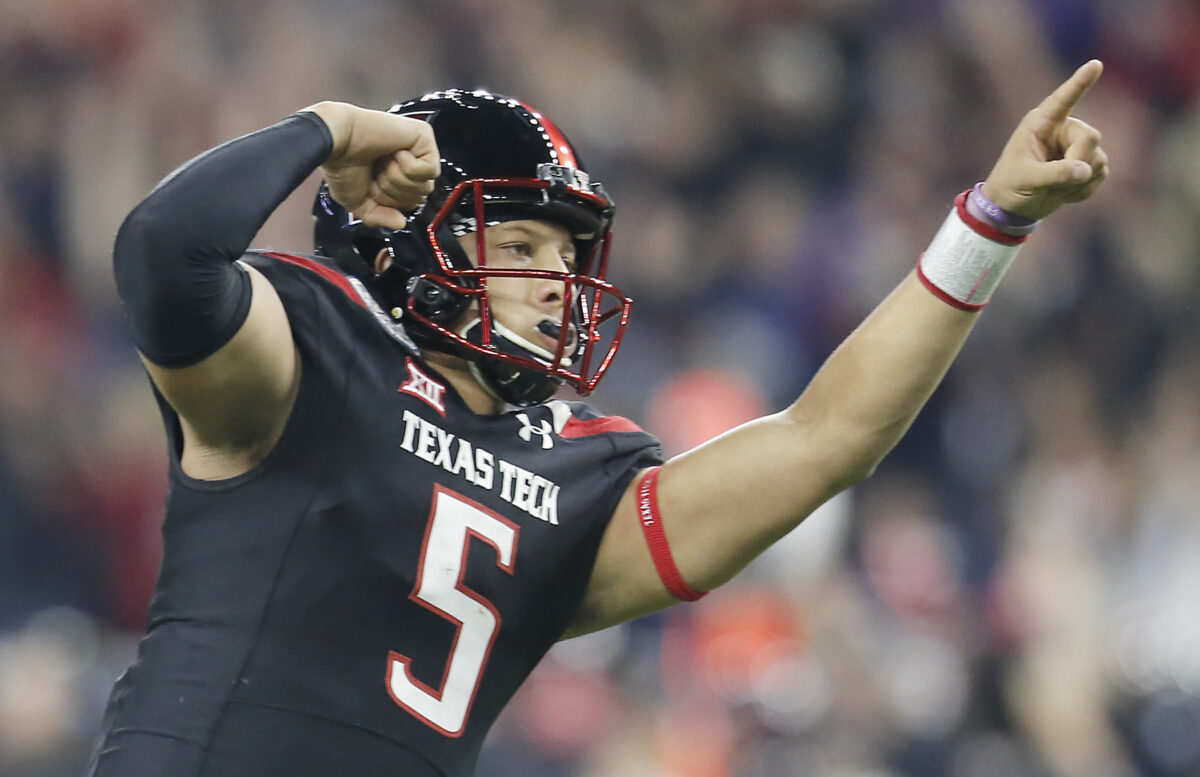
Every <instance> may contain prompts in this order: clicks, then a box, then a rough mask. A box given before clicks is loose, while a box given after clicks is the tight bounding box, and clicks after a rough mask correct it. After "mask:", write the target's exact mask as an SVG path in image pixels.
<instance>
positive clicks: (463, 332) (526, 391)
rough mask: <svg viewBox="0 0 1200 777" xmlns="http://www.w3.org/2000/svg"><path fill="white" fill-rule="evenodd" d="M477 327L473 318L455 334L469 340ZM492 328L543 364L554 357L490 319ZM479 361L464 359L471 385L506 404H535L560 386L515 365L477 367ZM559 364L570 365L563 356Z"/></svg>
mask: <svg viewBox="0 0 1200 777" xmlns="http://www.w3.org/2000/svg"><path fill="white" fill-rule="evenodd" d="M481 325H482V322H481V321H480V319H479V317H478V316H476V317H474V318H472V319H470V320H468V321H467V322H466V323H465V324H463V325H462V326H461V327H460V328H459V330H458V334H459V335H460V336H461V337H463V339H466V340H470V339H471V338H470V336H469V332H470V331H471V330H472V329H474V328H475V327H477V326H481ZM492 326H493V327H494V328H495V330H496V334H497V335H498V336H499V337H501V338H503V339H504V340H505V341H507V342H508V343H509V344H510V345H512V346H515V347H516V348H518V349H520V350H523V351H526V352H527V353H528V354H529V355H530V356H533V357H535V358H537V359H538V360H540V361H544V362H546V363H547V364H549V363H550V361H551V360H552V359H553V358H554V355H553V354H551V353H550V352H549V351H547V350H546V349H545V348H543V347H541V346H539V345H537V344H535V343H532V342H530V341H529V340H528V339H526V338H524V337H522V336H520V335H519V334H517V333H516V332H514V331H513V330H512V329H510V328H508V327H506V326H504V325H503V324H501V323H500V322H499V321H497V320H495V319H492ZM483 361H485V360H484V359H478V358H470V357H468V359H467V368H468V369H469V370H470V372H471V377H473V378H474V379H475V382H476V383H477V384H479V386H480V387H481V388H482V389H483V390H484V391H485V392H486V393H487V394H488V396H490V397H493V398H495V399H498V400H500V401H501V402H505V403H507V404H515V405H531V404H537V403H539V402H542V401H544V400H545V399H548V398H549V397H550V396H552V395H553V394H554V391H555V390H556V389H557V388H558V386H559V385H561V380H559V379H557V378H552V377H550V376H547V375H543V374H541V373H538V372H536V371H534V370H530V369H526V368H521V367H517V366H515V365H505V366H503V367H500V369H496V367H497V366H499V365H498V363H497V362H496V361H495V360H492V359H486V361H487V362H488V364H486V365H484V366H483V367H481V366H480V364H481V362H483ZM561 362H562V364H563V366H564V367H569V366H570V365H571V360H570V359H569V358H567V357H564V358H563V359H562V360H561Z"/></svg>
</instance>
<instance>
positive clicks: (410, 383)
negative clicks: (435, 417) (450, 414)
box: [396, 359, 446, 416]
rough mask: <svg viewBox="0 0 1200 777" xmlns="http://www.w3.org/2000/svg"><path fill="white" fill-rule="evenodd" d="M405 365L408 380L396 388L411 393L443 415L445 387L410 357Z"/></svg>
mask: <svg viewBox="0 0 1200 777" xmlns="http://www.w3.org/2000/svg"><path fill="white" fill-rule="evenodd" d="M405 366H406V367H408V380H406V381H405V382H404V383H402V384H400V388H398V389H396V390H397V391H400V392H402V393H404V394H412V395H413V396H414V397H417V398H418V399H421V400H423V401H424V402H425V404H427V405H429V406H430V407H432V408H433V409H434V410H436V411H438V412H439V413H440V414H442V415H443V416H445V415H446V405H445V403H444V402H443V401H442V395H443V394H444V393H446V387H445V386H443V385H442V384H441V383H438V382H437V381H436V380H434V379H433V378H431V377H429V376H428V375H426V374H425V371H424V370H422V369H421V368H420V367H418V366H417V365H416V363H415V362H414V361H413V360H412V359H408V360H407V361H406V362H405Z"/></svg>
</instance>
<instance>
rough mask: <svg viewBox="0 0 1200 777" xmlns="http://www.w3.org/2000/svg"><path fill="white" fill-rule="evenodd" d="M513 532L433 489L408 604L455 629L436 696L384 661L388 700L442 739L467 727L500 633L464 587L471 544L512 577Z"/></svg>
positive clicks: (394, 661) (478, 508)
mask: <svg viewBox="0 0 1200 777" xmlns="http://www.w3.org/2000/svg"><path fill="white" fill-rule="evenodd" d="M519 534H520V527H518V526H517V525H516V524H515V523H513V522H512V521H510V520H508V519H507V518H504V517H503V516H501V515H498V514H496V513H494V512H492V511H490V510H488V509H487V508H485V507H483V506H482V505H479V504H477V503H475V502H473V501H471V500H470V499H467V498H466V497H464V496H460V495H459V494H456V493H454V492H453V491H450V490H449V489H446V488H443V487H441V486H439V485H434V487H433V506H432V508H431V510H430V513H429V525H428V526H427V527H426V529H425V545H424V547H423V548H422V550H421V566H420V569H419V570H418V571H417V588H416V590H415V591H413V592H412V594H411V595H410V596H409V598H410V599H413V600H414V601H416V602H417V603H418V604H420V605H421V606H422V607H425V608H426V609H428V610H430V611H432V612H434V613H436V614H437V615H440V616H441V617H443V618H445V619H446V620H448V621H450V622H452V623H456V624H457V625H458V633H457V634H456V635H455V638H454V641H453V643H451V648H450V656H449V657H448V658H447V660H446V670H445V673H444V674H443V675H442V683H441V686H440V687H438V688H431V687H430V686H428V685H426V684H425V683H423V682H421V681H420V680H418V679H416V678H414V677H413V676H412V673H411V672H410V671H409V667H410V665H411V664H412V659H411V658H409V657H407V656H404V655H401V654H399V653H396V652H395V651H392V652H391V653H389V654H388V670H387V687H388V692H389V693H390V694H391V695H392V699H393V700H395V702H396V703H397V704H399V705H400V706H401V707H403V708H404V709H406V710H408V711H409V712H411V713H412V714H413V715H416V716H417V717H418V718H420V719H421V720H422V721H424V722H425V723H426V724H428V725H429V726H431V727H432V728H434V729H436V730H437V731H439V732H440V733H442V734H445V735H446V736H450V737H456V736H459V735H460V734H462V731H463V728H465V727H466V724H467V715H468V714H470V712H471V704H472V702H474V701H475V693H476V691H477V690H478V689H479V681H480V679H481V678H482V677H483V669H484V665H485V664H486V663H487V659H488V654H489V653H491V650H492V643H493V642H495V640H496V633H497V632H498V631H499V630H500V614H499V613H498V612H496V608H495V607H494V606H492V603H491V602H489V601H488V600H487V599H485V598H483V597H482V596H480V595H479V594H477V593H475V592H474V591H472V590H471V589H470V588H467V587H466V586H464V585H463V582H462V577H463V571H464V569H465V568H466V561H467V553H468V552H469V550H470V547H471V538H472V537H476V538H478V539H479V540H481V541H482V542H486V543H487V544H489V545H491V546H492V547H493V548H495V550H496V566H498V567H500V569H502V570H504V571H505V572H507V573H508V574H510V575H511V574H512V572H513V563H514V560H515V557H516V553H517V539H518V536H519Z"/></svg>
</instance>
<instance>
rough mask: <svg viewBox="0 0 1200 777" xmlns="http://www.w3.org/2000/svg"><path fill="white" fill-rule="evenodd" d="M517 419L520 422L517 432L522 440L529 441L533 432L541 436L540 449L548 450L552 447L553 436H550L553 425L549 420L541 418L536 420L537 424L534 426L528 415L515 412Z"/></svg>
mask: <svg viewBox="0 0 1200 777" xmlns="http://www.w3.org/2000/svg"><path fill="white" fill-rule="evenodd" d="M517 420H518V421H520V422H521V429H520V430H519V431H518V432H517V434H518V435H519V436H520V437H521V439H522V440H524V441H525V442H531V441H532V440H533V436H534V435H535V434H540V435H541V436H542V450H549V449H550V448H553V447H554V437H552V436H551V432H553V431H554V427H553V426H551V425H550V422H549V421H547V420H546V419H544V418H543V419H542V420H540V421H538V425H537V426H534V425H533V422H532V421H530V420H529V416H527V415H525V414H524V413H517Z"/></svg>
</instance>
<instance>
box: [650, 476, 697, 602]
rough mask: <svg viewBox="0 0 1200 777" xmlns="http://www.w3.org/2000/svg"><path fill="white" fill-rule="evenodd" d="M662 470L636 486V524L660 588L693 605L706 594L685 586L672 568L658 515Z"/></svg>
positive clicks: (670, 557)
mask: <svg viewBox="0 0 1200 777" xmlns="http://www.w3.org/2000/svg"><path fill="white" fill-rule="evenodd" d="M661 470H662V467H654V468H653V469H651V470H649V471H648V472H647V473H646V474H645V476H644V477H643V478H642V482H640V483H638V487H637V513H638V523H640V524H641V525H642V533H643V534H644V535H646V545H648V546H649V547H650V558H652V559H653V560H654V568H655V569H656V570H658V576H659V577H660V578H661V579H662V581H663V585H665V586H666V587H667V590H668V591H670V592H671V595H672V596H674V597H675V598H676V599H679V600H681V601H684V602H694V601H696V600H697V599H700V598H702V597H704V596H707V595H708V592H707V591H697V590H696V589H694V588H692V587H691V586H690V585H688V584H687V582H686V581H685V580H684V579H683V575H681V574H679V567H677V566H675V557H674V556H672V555H671V547H670V545H668V544H667V535H666V532H664V531H663V525H662V516H661V515H660V514H659V512H658V473H659V472H660V471H661Z"/></svg>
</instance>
